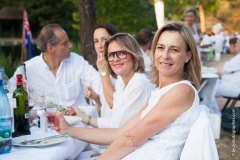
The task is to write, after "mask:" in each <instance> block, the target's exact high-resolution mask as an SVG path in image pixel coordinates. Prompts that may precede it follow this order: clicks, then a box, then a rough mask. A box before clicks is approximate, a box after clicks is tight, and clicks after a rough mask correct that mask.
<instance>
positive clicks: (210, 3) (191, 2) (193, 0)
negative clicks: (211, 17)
mask: <svg viewBox="0 0 240 160" xmlns="http://www.w3.org/2000/svg"><path fill="white" fill-rule="evenodd" d="M163 2H164V7H165V16H166V18H168V19H171V20H183V18H184V15H183V13H184V10H185V9H186V8H188V7H195V6H196V5H198V4H200V5H202V6H203V9H204V12H205V13H206V14H213V13H215V12H216V10H217V8H218V5H219V2H220V0H163Z"/></svg>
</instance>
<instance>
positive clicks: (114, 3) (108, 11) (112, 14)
mask: <svg viewBox="0 0 240 160" xmlns="http://www.w3.org/2000/svg"><path fill="white" fill-rule="evenodd" d="M95 7H96V16H97V22H98V23H100V22H104V21H105V22H109V23H113V24H114V25H116V26H117V27H118V28H119V29H120V30H121V31H125V32H130V33H132V32H138V31H139V30H140V29H141V28H157V27H156V20H155V12H154V6H153V5H152V4H150V3H149V1H147V0H138V1H136V0H124V1H119V0H108V1H106V0H97V1H96V4H95Z"/></svg>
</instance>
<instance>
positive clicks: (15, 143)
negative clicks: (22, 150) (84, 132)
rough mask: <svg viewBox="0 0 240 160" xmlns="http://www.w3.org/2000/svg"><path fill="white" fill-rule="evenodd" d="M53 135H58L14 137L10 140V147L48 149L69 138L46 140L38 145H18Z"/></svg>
mask: <svg viewBox="0 0 240 160" xmlns="http://www.w3.org/2000/svg"><path fill="white" fill-rule="evenodd" d="M53 135H58V134H34V135H26V136H21V137H16V138H12V145H13V146H21V147H48V146H52V145H55V144H58V143H62V142H64V141H66V140H67V139H68V138H69V137H60V138H53V139H48V140H45V141H42V142H40V143H38V144H20V143H21V142H23V141H28V140H33V139H39V138H44V137H49V136H53Z"/></svg>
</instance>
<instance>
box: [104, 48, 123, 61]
mask: <svg viewBox="0 0 240 160" xmlns="http://www.w3.org/2000/svg"><path fill="white" fill-rule="evenodd" d="M127 54H128V52H127V51H124V50H122V51H117V52H110V53H108V54H106V55H105V57H106V59H107V60H108V62H112V61H113V60H114V58H115V55H117V57H118V58H119V59H126V58H127Z"/></svg>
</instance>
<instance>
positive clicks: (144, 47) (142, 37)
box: [136, 28, 154, 77]
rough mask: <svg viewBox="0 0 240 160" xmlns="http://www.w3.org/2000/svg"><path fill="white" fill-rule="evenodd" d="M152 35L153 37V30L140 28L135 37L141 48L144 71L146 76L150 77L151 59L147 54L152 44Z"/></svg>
mask: <svg viewBox="0 0 240 160" xmlns="http://www.w3.org/2000/svg"><path fill="white" fill-rule="evenodd" d="M153 37H154V32H153V31H152V30H151V29H148V28H142V29H141V30H140V31H139V32H138V34H137V37H136V39H137V42H138V45H139V47H140V48H141V51H142V53H143V58H144V64H145V72H146V75H147V77H150V71H151V68H150V65H151V64H152V61H151V59H150V57H149V56H150V48H151V45H152V40H153Z"/></svg>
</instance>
